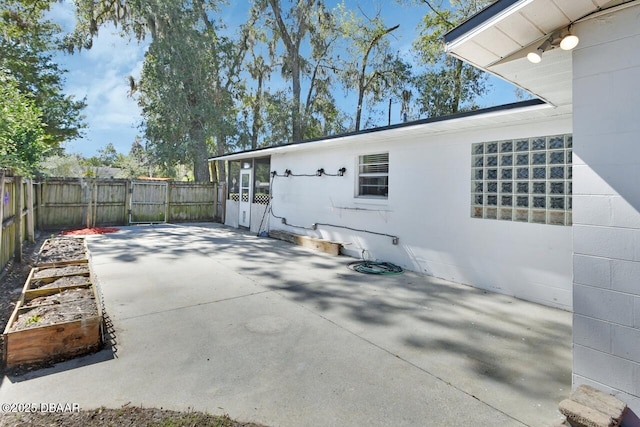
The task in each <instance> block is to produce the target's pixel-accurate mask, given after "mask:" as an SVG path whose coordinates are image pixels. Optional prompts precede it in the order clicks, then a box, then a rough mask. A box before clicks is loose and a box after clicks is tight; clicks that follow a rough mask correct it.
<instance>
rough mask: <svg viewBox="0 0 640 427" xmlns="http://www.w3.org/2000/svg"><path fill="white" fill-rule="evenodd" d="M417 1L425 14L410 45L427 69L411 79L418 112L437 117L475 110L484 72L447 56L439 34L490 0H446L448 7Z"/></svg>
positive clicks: (432, 2)
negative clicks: (418, 30) (424, 8)
mask: <svg viewBox="0 0 640 427" xmlns="http://www.w3.org/2000/svg"><path fill="white" fill-rule="evenodd" d="M421 3H422V4H424V5H425V6H426V8H427V13H426V14H425V16H424V19H423V22H422V25H421V27H420V36H419V37H418V39H417V40H416V41H415V42H414V48H415V49H416V50H417V51H418V53H419V55H420V57H421V58H422V60H423V62H424V63H425V64H426V65H428V66H429V68H428V69H427V70H426V71H425V72H423V73H421V74H419V75H417V76H416V77H415V78H414V85H415V86H416V88H417V89H418V99H417V102H418V108H419V110H420V113H421V114H424V115H426V116H428V117H437V116H443V115H447V114H453V113H457V112H460V111H468V110H473V109H477V108H478V105H477V104H476V103H475V100H476V98H478V97H479V96H481V95H483V94H484V93H486V91H487V87H486V79H487V75H486V73H484V72H482V71H480V70H478V69H477V68H475V67H473V66H471V65H469V64H467V63H464V62H462V61H461V60H459V59H457V58H453V57H450V56H447V55H446V54H445V52H444V39H443V36H444V34H445V33H446V32H447V31H449V30H451V29H453V28H455V27H456V26H457V25H458V24H460V23H461V22H463V21H464V20H466V19H467V18H469V17H471V16H472V15H474V14H475V13H477V12H479V11H480V10H481V9H483V8H484V7H486V6H487V5H489V4H490V3H492V1H491V0H450V1H449V2H448V3H449V5H448V7H445V6H444V4H443V2H442V1H437V0H436V1H430V0H422V1H421Z"/></svg>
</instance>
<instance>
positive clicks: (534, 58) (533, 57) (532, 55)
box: [527, 48, 544, 64]
mask: <svg viewBox="0 0 640 427" xmlns="http://www.w3.org/2000/svg"><path fill="white" fill-rule="evenodd" d="M543 52H544V51H543V50H542V49H540V48H538V49H536V50H534V51H533V52H529V53H527V59H528V60H529V62H531V63H534V64H537V63H538V62H540V61H542V53H543Z"/></svg>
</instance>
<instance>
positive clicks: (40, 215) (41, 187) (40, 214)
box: [36, 182, 45, 230]
mask: <svg viewBox="0 0 640 427" xmlns="http://www.w3.org/2000/svg"><path fill="white" fill-rule="evenodd" d="M44 186H45V183H44V182H40V183H38V215H37V217H36V219H37V220H38V230H42V228H43V226H42V224H43V223H44Z"/></svg>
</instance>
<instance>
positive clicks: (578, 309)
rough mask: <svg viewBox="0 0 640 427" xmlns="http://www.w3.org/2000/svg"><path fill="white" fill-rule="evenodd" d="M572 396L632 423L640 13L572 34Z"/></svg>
mask: <svg viewBox="0 0 640 427" xmlns="http://www.w3.org/2000/svg"><path fill="white" fill-rule="evenodd" d="M577 31H578V34H579V35H580V45H579V46H578V48H577V49H576V51H575V52H574V57H573V73H574V76H573V96H574V132H573V134H574V138H573V144H574V163H575V165H576V166H575V167H574V174H573V177H574V186H573V188H574V194H576V196H575V197H574V205H573V209H574V216H573V218H574V230H573V232H574V250H575V255H574V281H575V285H574V291H573V293H574V310H575V315H574V334H573V341H574V369H573V371H574V372H573V373H574V386H577V385H579V384H583V383H584V384H590V385H593V386H596V387H598V388H601V389H603V390H605V391H607V392H610V393H613V394H616V395H618V396H619V397H620V398H621V399H623V400H624V401H626V403H627V404H628V405H629V406H630V407H631V409H632V410H633V411H634V412H636V414H638V413H640V321H639V319H640V187H638V183H639V182H640V143H639V141H640V6H634V7H631V8H628V9H626V10H624V11H621V12H617V13H615V14H611V15H607V16H605V17H602V18H599V19H593V20H588V21H585V22H583V23H581V24H579V25H578V27H577Z"/></svg>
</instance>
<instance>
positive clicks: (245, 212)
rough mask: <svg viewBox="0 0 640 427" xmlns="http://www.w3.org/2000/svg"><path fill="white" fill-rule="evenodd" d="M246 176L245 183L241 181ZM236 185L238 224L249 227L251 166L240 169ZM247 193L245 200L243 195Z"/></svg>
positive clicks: (251, 196) (251, 199)
mask: <svg viewBox="0 0 640 427" xmlns="http://www.w3.org/2000/svg"><path fill="white" fill-rule="evenodd" d="M245 176H246V177H247V178H246V179H247V184H246V186H245V183H244V181H243V178H244V177H245ZM239 178H240V181H238V183H239V187H238V192H239V194H238V225H239V226H240V227H246V228H251V202H252V201H253V168H246V169H240V177H239ZM245 194H246V195H247V197H246V200H245V197H244V195H245Z"/></svg>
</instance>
